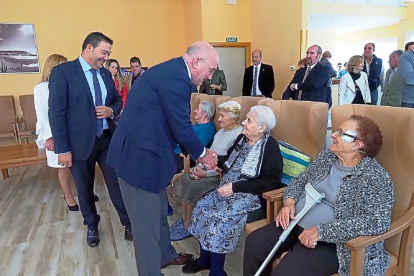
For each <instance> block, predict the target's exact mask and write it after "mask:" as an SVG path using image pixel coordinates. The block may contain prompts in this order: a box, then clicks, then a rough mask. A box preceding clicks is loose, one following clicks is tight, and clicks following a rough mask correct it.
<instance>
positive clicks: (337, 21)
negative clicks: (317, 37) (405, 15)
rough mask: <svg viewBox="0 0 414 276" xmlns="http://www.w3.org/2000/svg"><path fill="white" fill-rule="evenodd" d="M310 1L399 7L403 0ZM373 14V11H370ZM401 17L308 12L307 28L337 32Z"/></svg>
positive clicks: (389, 23) (361, 28)
mask: <svg viewBox="0 0 414 276" xmlns="http://www.w3.org/2000/svg"><path fill="white" fill-rule="evenodd" d="M310 2H337V3H347V4H361V5H369V6H390V7H399V6H401V5H402V4H404V3H405V2H406V1H405V0H310ZM310 5H311V3H310ZM371 14H374V13H371ZM400 19H401V18H395V17H375V16H351V15H340V14H315V13H314V14H309V15H308V29H309V30H313V31H334V32H336V33H337V34H341V33H350V32H356V31H361V30H366V29H372V28H377V27H382V26H388V25H393V24H397V23H398V22H399V20H400Z"/></svg>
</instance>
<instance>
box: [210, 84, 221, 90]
mask: <svg viewBox="0 0 414 276" xmlns="http://www.w3.org/2000/svg"><path fill="white" fill-rule="evenodd" d="M210 88H211V89H216V90H221V86H220V85H217V84H210Z"/></svg>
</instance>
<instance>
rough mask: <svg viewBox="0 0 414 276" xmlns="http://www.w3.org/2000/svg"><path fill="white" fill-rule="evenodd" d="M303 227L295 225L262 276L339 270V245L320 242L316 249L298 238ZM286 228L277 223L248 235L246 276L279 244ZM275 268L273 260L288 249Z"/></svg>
mask: <svg viewBox="0 0 414 276" xmlns="http://www.w3.org/2000/svg"><path fill="white" fill-rule="evenodd" d="M302 231H303V228H302V227H300V226H296V227H295V228H293V230H292V232H291V233H290V235H289V236H288V237H287V239H286V240H285V242H284V243H282V245H281V246H280V247H279V249H278V251H277V252H276V254H275V255H274V257H273V260H272V261H271V262H270V263H269V265H268V266H267V267H266V269H265V270H264V271H263V273H262V274H261V275H262V276H268V275H272V276H330V275H332V274H334V273H337V272H338V267H339V264H338V257H337V255H336V245H335V244H332V243H325V242H318V244H317V245H316V247H315V248H314V249H310V248H307V247H306V246H304V245H302V244H301V243H300V241H299V240H298V236H299V235H300V233H302ZM282 232H283V229H282V228H281V227H276V224H275V223H271V224H269V225H266V226H265V227H262V228H259V229H257V230H256V231H254V232H252V233H251V234H250V235H249V236H247V239H246V243H245V250H244V265H243V275H244V276H253V275H254V274H255V273H256V272H257V270H258V269H259V267H260V266H261V264H262V263H263V261H264V260H265V259H266V257H267V255H268V254H269V253H270V251H271V250H272V249H273V247H274V246H275V245H276V243H277V241H278V240H279V237H280V235H281V234H282ZM288 251H289V253H288V254H287V255H285V256H284V257H283V258H282V260H281V261H280V263H279V264H278V265H277V266H276V268H275V269H274V270H273V271H272V263H273V261H274V260H275V259H276V258H278V257H280V256H281V255H282V254H283V253H284V252H288Z"/></svg>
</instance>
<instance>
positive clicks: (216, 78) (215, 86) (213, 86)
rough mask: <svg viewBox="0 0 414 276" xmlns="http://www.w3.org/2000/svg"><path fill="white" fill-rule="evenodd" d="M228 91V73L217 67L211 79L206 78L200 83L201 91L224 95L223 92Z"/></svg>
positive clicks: (208, 93)
mask: <svg viewBox="0 0 414 276" xmlns="http://www.w3.org/2000/svg"><path fill="white" fill-rule="evenodd" d="M224 91H227V82H226V75H225V74H224V71H223V70H220V68H218V67H217V70H216V72H214V74H213V76H212V77H211V80H209V79H207V80H204V81H203V83H202V84H201V85H200V93H204V94H207V95H223V92H224Z"/></svg>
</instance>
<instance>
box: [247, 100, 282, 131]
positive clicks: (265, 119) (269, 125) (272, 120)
mask: <svg viewBox="0 0 414 276" xmlns="http://www.w3.org/2000/svg"><path fill="white" fill-rule="evenodd" d="M250 111H251V112H254V113H256V121H257V124H258V125H265V126H266V130H265V132H270V131H271V130H272V129H273V128H274V127H275V126H276V116H275V113H273V110H272V109H271V108H270V107H267V106H264V105H256V106H252V108H250Z"/></svg>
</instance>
